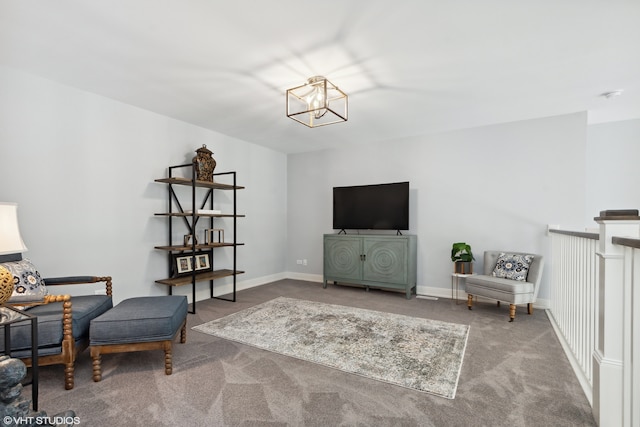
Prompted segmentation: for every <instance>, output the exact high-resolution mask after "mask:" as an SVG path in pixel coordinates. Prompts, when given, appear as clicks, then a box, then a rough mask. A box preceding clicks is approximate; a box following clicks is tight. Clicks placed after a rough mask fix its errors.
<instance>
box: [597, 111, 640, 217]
mask: <svg viewBox="0 0 640 427" xmlns="http://www.w3.org/2000/svg"><path fill="white" fill-rule="evenodd" d="M587 132H588V133H587V171H588V173H587V188H588V189H589V191H588V192H587V203H586V205H587V208H586V220H587V221H588V222H589V223H591V225H590V227H595V226H596V224H595V222H594V221H593V218H594V217H597V216H598V215H599V213H600V211H603V210H607V209H640V191H639V190H638V183H640V168H639V167H638V159H640V119H636V120H625V121H620V122H611V123H603V124H597V125H591V126H589V128H588V131H587Z"/></svg>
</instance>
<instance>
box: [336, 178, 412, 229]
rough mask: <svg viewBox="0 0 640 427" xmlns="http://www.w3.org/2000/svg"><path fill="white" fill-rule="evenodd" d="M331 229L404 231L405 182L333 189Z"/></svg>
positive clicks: (406, 222)
mask: <svg viewBox="0 0 640 427" xmlns="http://www.w3.org/2000/svg"><path fill="white" fill-rule="evenodd" d="M333 228H334V229H335V230H408V229H409V183H408V182H395V183H390V184H376V185H358V186H352V187H334V188H333Z"/></svg>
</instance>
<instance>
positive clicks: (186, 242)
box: [184, 234, 198, 246]
mask: <svg viewBox="0 0 640 427" xmlns="http://www.w3.org/2000/svg"><path fill="white" fill-rule="evenodd" d="M191 239H195V242H193V243H195V244H196V245H197V244H198V237H197V236H194V235H193V234H185V235H184V245H185V246H191V245H192V242H191Z"/></svg>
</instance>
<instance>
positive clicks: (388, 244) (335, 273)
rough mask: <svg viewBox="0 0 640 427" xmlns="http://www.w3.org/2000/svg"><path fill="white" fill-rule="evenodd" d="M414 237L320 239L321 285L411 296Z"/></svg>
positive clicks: (331, 236)
mask: <svg viewBox="0 0 640 427" xmlns="http://www.w3.org/2000/svg"><path fill="white" fill-rule="evenodd" d="M416 276H417V249H416V236H414V235H406V236H384V235H363V234H359V235H349V234H325V235H324V268H323V284H322V286H323V287H324V288H326V287H327V282H329V281H331V282H334V283H347V284H348V283H352V284H357V285H364V286H365V288H366V289H367V290H369V288H381V289H401V290H404V291H405V293H406V296H407V299H411V294H412V293H415V288H416Z"/></svg>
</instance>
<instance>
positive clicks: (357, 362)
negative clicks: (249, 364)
mask: <svg viewBox="0 0 640 427" xmlns="http://www.w3.org/2000/svg"><path fill="white" fill-rule="evenodd" d="M192 329H194V330H196V331H199V332H204V333H206V334H210V335H214V336H217V337H221V338H225V339H229V340H232V341H237V342H240V343H243V344H248V345H252V346H254V347H258V348H261V349H264V350H269V351H273V352H276V353H280V354H284V355H287V356H291V357H295V358H298V359H302V360H306V361H309V362H315V363H319V364H322V365H325V366H329V367H331V368H336V369H340V370H342V371H345V372H349V373H353V374H358V375H362V376H364V377H367V378H372V379H375V380H379V381H384V382H388V383H391V384H395V385H399V386H402V387H407V388H411V389H415V390H419V391H423V392H426V393H431V394H435V395H438V396H442V397H446V398H448V399H453V398H454V397H455V394H456V388H457V386H458V378H459V376H460V369H461V367H462V359H463V357H464V350H465V347H466V345H467V336H468V334H469V326H468V325H459V324H455V323H448V322H440V321H436V320H429V319H420V318H416V317H408V316H402V315H398V314H391V313H383V312H379V311H372V310H364V309H359V308H353V307H346V306H341V305H333V304H323V303H319V302H312V301H304V300H299V299H293V298H285V297H280V298H276V299H273V300H271V301H267V302H265V303H263V304H259V305H256V306H254V307H251V308H248V309H246V310H242V311H239V312H237V313H234V314H231V315H229V316H226V317H223V318H221V319H216V320H213V321H211V322H208V323H204V324H202V325H198V326H194V327H193V328H192Z"/></svg>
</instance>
